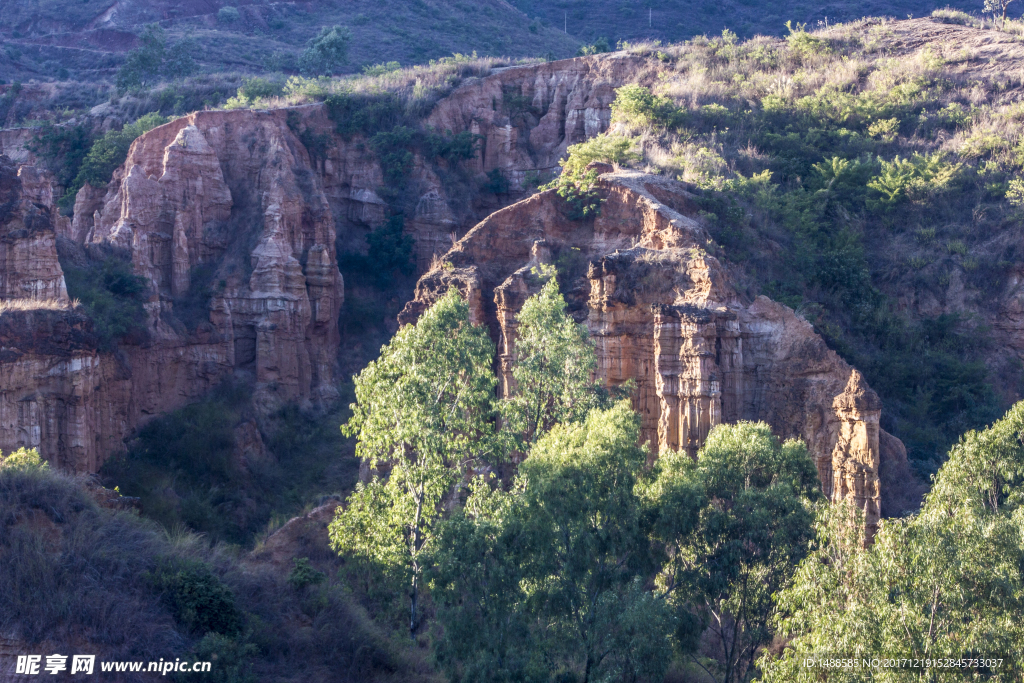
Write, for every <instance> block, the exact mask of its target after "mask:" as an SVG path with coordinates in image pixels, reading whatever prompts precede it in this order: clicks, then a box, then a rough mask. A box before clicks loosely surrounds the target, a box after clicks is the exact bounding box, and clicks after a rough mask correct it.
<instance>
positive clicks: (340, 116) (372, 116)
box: [324, 93, 405, 140]
mask: <svg viewBox="0 0 1024 683" xmlns="http://www.w3.org/2000/svg"><path fill="white" fill-rule="evenodd" d="M324 105H325V106H326V108H327V115H328V116H329V117H330V118H331V120H332V121H334V124H335V126H336V127H337V131H338V135H340V136H342V137H343V138H345V139H346V140H348V139H350V138H351V137H352V136H353V135H363V136H366V137H372V136H373V135H375V134H376V133H379V132H382V131H389V130H391V129H393V128H395V127H396V126H398V125H400V124H402V123H403V121H404V119H405V107H404V106H403V104H402V102H401V100H399V99H398V97H397V96H395V95H393V94H392V93H379V94H376V93H375V94H362V93H338V94H335V95H331V96H329V97H327V98H326V99H325V100H324Z"/></svg>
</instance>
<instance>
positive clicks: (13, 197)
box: [0, 156, 130, 471]
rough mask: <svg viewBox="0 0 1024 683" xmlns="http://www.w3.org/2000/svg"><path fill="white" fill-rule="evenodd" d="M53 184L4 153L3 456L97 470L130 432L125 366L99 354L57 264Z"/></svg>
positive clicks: (0, 292) (0, 281) (0, 247)
mask: <svg viewBox="0 0 1024 683" xmlns="http://www.w3.org/2000/svg"><path fill="white" fill-rule="evenodd" d="M50 188H51V182H50V179H49V178H47V177H46V176H45V175H44V174H42V173H41V172H39V171H37V170H36V169H34V168H32V167H28V166H22V167H21V168H20V169H17V168H15V166H14V164H13V163H11V162H10V160H8V159H7V158H6V157H2V156H0V450H3V451H10V450H14V449H16V448H19V447H21V446H27V447H32V448H38V449H40V451H41V452H42V453H43V454H44V455H45V456H46V457H47V458H48V459H50V460H51V461H53V462H54V463H55V464H57V465H59V466H60V467H63V468H66V469H71V470H76V471H93V470H95V469H96V468H97V467H98V466H99V464H100V463H101V462H102V459H103V458H105V457H106V454H108V453H109V452H112V451H113V450H116V448H117V447H118V446H119V445H120V439H121V437H122V436H123V435H124V434H126V429H127V427H128V415H127V413H128V406H129V401H128V399H129V391H130V386H129V383H128V381H127V379H128V375H127V372H126V368H125V367H124V366H123V364H121V363H119V362H118V361H117V359H115V358H113V357H111V356H103V355H101V354H100V353H99V351H98V350H97V340H96V337H95V335H94V334H93V333H92V322H91V321H90V320H89V319H88V318H87V317H86V316H85V315H83V314H82V313H81V312H79V311H75V310H73V309H72V308H71V306H70V303H69V302H68V297H67V290H66V288H65V284H64V273H63V271H62V270H61V267H60V263H59V262H58V260H57V248H56V231H55V223H56V224H57V225H56V227H58V228H59V227H60V226H61V225H63V223H66V221H67V219H62V217H60V216H58V214H57V211H56V208H55V207H54V205H53V196H52V191H51V189H50Z"/></svg>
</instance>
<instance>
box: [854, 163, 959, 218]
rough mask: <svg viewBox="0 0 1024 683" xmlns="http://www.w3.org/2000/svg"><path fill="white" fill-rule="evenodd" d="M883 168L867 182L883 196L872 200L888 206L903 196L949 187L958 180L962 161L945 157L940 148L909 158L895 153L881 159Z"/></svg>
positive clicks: (920, 196)
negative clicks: (931, 152) (948, 159)
mask: <svg viewBox="0 0 1024 683" xmlns="http://www.w3.org/2000/svg"><path fill="white" fill-rule="evenodd" d="M881 166H882V168H881V172H880V173H879V174H878V175H877V176H875V177H874V178H872V179H871V180H870V181H869V182H868V187H869V188H871V189H872V190H875V191H876V192H877V193H878V194H879V195H881V197H880V199H878V200H877V201H875V202H874V203H873V205H874V206H880V207H881V208H883V209H889V208H892V207H893V206H896V205H898V204H899V203H901V202H903V201H904V200H911V201H912V200H916V199H924V198H927V197H929V196H931V195H933V194H934V193H936V192H940V191H942V190H946V189H947V188H949V187H950V186H951V185H952V183H953V182H954V181H955V180H956V177H957V174H958V173H959V172H960V164H954V163H950V162H947V161H945V160H944V159H943V158H942V154H941V153H940V152H935V153H933V154H929V155H923V154H916V153H915V154H914V155H913V156H912V157H910V158H907V159H901V158H900V157H896V158H895V159H893V160H892V161H882V162H881Z"/></svg>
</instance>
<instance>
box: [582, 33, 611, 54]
mask: <svg viewBox="0 0 1024 683" xmlns="http://www.w3.org/2000/svg"><path fill="white" fill-rule="evenodd" d="M611 51H612V46H611V43H609V42H608V39H607V38H605V37H603V36H602V37H600V38H598V39H597V40H595V41H594V42H593V43H591V44H590V45H584V46H583V47H581V48H580V49H579V51H577V52H576V56H577V57H586V56H587V55H598V54H602V53H604V52H611Z"/></svg>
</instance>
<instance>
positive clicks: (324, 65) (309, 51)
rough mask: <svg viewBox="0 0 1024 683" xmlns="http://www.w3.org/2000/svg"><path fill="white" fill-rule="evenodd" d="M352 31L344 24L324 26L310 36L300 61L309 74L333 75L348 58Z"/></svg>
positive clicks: (303, 70)
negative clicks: (312, 36)
mask: <svg viewBox="0 0 1024 683" xmlns="http://www.w3.org/2000/svg"><path fill="white" fill-rule="evenodd" d="M351 39H352V32H351V31H349V30H348V28H346V27H344V26H331V27H328V26H324V27H323V28H322V29H320V33H318V34H317V35H316V37H314V38H310V39H309V42H308V43H306V49H305V50H303V51H302V56H301V57H300V58H299V63H300V64H301V66H302V72H303V73H304V74H306V75H307V76H324V75H328V76H329V75H331V74H334V73H336V72H337V71H338V69H340V68H341V66H342V64H344V63H345V62H346V61H347V60H348V43H349V41H350V40H351Z"/></svg>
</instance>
